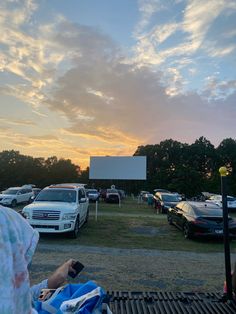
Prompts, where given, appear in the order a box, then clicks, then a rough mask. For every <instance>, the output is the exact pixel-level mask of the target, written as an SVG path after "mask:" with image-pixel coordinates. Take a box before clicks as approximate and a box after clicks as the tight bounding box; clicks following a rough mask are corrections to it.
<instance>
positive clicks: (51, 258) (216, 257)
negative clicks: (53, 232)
mask: <svg viewBox="0 0 236 314" xmlns="http://www.w3.org/2000/svg"><path fill="white" fill-rule="evenodd" d="M68 258H74V259H78V260H80V261H81V262H82V263H83V264H84V265H85V268H84V270H83V271H82V273H81V274H80V275H79V276H78V277H77V278H75V279H71V280H70V282H86V281H88V280H94V281H96V282H97V283H98V284H99V285H100V286H102V287H103V288H104V289H105V290H110V291H111V290H121V291H159V290H162V291H188V292H190V291H195V292H196V291H202V292H215V291H217V292H221V291H222V288H223V281H224V276H225V269H224V254H223V253H208V254H204V253H190V252H175V251H171V252H170V251H157V250H140V249H113V248H99V247H88V246H81V245H70V244H67V245H65V244H64V245H63V244H61V245H60V244H56V245H55V244H54V243H53V244H52V243H45V241H42V242H39V245H38V248H37V251H36V254H35V256H34V259H33V264H32V271H31V281H32V284H33V283H38V282H39V281H40V280H42V279H45V278H47V277H48V275H49V274H50V273H51V272H52V271H53V270H54V269H55V268H56V267H57V266H59V265H60V264H61V263H62V262H63V261H65V260H67V259H68ZM231 258H232V261H235V260H236V255H233V254H232V255H231Z"/></svg>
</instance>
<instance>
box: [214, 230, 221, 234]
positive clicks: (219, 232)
mask: <svg viewBox="0 0 236 314" xmlns="http://www.w3.org/2000/svg"><path fill="white" fill-rule="evenodd" d="M215 233H218V234H222V233H223V230H222V229H216V230H215Z"/></svg>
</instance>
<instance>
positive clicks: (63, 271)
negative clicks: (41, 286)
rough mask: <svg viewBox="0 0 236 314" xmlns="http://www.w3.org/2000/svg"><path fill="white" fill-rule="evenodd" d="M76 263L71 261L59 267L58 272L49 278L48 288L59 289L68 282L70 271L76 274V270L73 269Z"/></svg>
mask: <svg viewBox="0 0 236 314" xmlns="http://www.w3.org/2000/svg"><path fill="white" fill-rule="evenodd" d="M74 263H75V260H74V259H69V260H68V261H66V262H65V263H64V264H62V265H61V266H60V267H58V268H57V269H56V271H55V272H54V273H53V274H52V275H51V276H50V277H49V278H48V288H49V289H57V288H58V287H60V286H61V285H62V284H63V283H64V282H65V281H66V279H67V276H68V272H69V271H72V272H74V273H75V270H74V269H73V267H72V266H73V265H74Z"/></svg>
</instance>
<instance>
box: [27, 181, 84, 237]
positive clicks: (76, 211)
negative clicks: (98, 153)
mask: <svg viewBox="0 0 236 314" xmlns="http://www.w3.org/2000/svg"><path fill="white" fill-rule="evenodd" d="M22 214H23V216H24V217H25V218H26V219H27V220H28V222H29V223H30V225H31V226H32V227H33V228H35V229H37V230H38V231H39V232H41V233H69V235H70V236H71V237H72V238H77V236H78V234H79V229H80V227H81V226H82V225H83V224H84V223H86V222H87V221H88V217H89V200H88V198H87V196H86V193H85V188H84V185H83V184H74V183H71V184H70V183H67V184H56V185H50V186H48V187H46V188H44V189H43V190H42V191H40V193H39V194H38V195H37V197H36V198H35V200H34V201H33V203H31V204H30V205H27V206H25V207H24V208H23V210H22Z"/></svg>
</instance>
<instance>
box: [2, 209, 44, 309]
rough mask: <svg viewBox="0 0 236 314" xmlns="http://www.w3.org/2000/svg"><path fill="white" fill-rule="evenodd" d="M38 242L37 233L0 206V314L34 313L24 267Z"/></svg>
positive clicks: (14, 214)
mask: <svg viewBox="0 0 236 314" xmlns="http://www.w3.org/2000/svg"><path fill="white" fill-rule="evenodd" d="M38 239H39V235H38V232H37V231H36V230H34V229H33V228H32V227H31V226H30V225H29V224H28V222H27V221H26V220H25V219H24V218H23V217H22V216H21V215H20V214H18V213H17V212H15V211H14V210H13V209H11V208H7V207H3V206H1V205H0V265H1V267H0V269H1V271H0V296H1V302H0V313H1V314H16V313H17V314H31V313H35V312H34V310H33V309H32V305H31V291H30V282H29V273H28V270H27V266H28V264H29V263H30V261H31V259H32V256H33V254H34V251H35V248H36V246H37V243H38Z"/></svg>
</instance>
